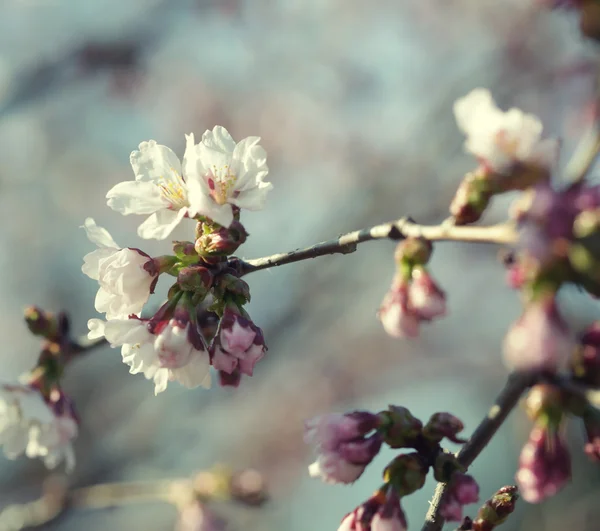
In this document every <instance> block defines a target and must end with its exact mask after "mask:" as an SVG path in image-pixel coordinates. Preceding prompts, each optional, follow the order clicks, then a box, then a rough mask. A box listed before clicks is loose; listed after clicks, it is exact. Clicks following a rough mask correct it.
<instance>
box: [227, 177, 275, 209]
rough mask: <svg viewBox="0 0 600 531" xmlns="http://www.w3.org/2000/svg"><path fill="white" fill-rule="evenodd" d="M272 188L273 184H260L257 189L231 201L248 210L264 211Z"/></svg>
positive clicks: (242, 193) (250, 190)
mask: <svg viewBox="0 0 600 531" xmlns="http://www.w3.org/2000/svg"><path fill="white" fill-rule="evenodd" d="M271 188H273V185H272V184H271V183H265V182H260V183H258V185H257V186H256V187H254V188H251V189H249V190H245V191H242V192H240V195H239V196H238V197H236V198H232V199H231V202H232V203H233V204H234V205H236V206H238V207H240V208H245V209H246V210H262V209H263V208H264V207H265V203H266V200H267V193H268V192H269V191H270V190H271Z"/></svg>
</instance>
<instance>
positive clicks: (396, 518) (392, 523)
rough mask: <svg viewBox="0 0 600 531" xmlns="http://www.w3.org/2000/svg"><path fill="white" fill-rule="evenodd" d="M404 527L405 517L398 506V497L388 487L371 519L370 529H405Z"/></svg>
mask: <svg viewBox="0 0 600 531" xmlns="http://www.w3.org/2000/svg"><path fill="white" fill-rule="evenodd" d="M406 529H407V524H406V517H405V516H404V512H403V511H402V507H401V506H400V498H399V497H398V496H397V495H396V494H395V493H394V492H393V491H392V490H391V489H390V490H389V491H388V494H387V497H386V500H385V502H384V504H383V505H382V506H381V507H380V508H379V510H378V511H377V513H375V516H373V520H371V531H406Z"/></svg>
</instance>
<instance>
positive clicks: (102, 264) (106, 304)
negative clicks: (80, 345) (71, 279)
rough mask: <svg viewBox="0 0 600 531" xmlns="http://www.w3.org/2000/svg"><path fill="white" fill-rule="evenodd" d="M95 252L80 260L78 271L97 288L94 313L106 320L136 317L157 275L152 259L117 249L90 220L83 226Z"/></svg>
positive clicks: (131, 251) (134, 252)
mask: <svg viewBox="0 0 600 531" xmlns="http://www.w3.org/2000/svg"><path fill="white" fill-rule="evenodd" d="M83 228H84V229H85V231H86V233H87V236H88V238H89V239H90V241H91V242H92V243H95V244H96V245H97V246H98V249H97V250H95V251H92V252H91V253H88V254H87V255H85V256H84V258H83V261H84V264H83V266H82V268H81V270H82V271H83V272H84V273H85V274H86V275H87V276H88V277H90V278H92V279H94V280H97V281H98V283H99V284H100V288H99V289H98V293H97V294H96V301H95V306H96V310H97V311H98V312H101V313H105V314H106V317H107V319H116V318H119V317H127V316H128V315H131V314H136V315H137V314H139V313H140V312H141V311H142V308H143V306H144V304H146V302H147V301H148V298H149V297H150V293H151V292H152V291H153V284H154V283H155V282H156V278H157V272H156V271H155V268H154V267H153V261H152V258H150V257H149V256H148V255H146V254H144V253H142V252H141V251H139V250H136V249H129V248H125V249H121V248H120V247H119V246H118V245H117V244H116V243H115V241H114V240H113V238H112V237H111V235H110V234H109V233H108V231H107V230H106V229H103V228H102V227H98V226H97V225H96V222H95V221H94V220H93V219H92V218H87V219H86V220H85V224H84V225H83Z"/></svg>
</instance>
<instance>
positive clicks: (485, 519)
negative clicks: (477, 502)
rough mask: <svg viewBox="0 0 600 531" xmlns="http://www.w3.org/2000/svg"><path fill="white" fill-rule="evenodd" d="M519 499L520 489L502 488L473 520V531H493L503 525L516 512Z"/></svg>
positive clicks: (512, 487) (514, 487)
mask: <svg viewBox="0 0 600 531" xmlns="http://www.w3.org/2000/svg"><path fill="white" fill-rule="evenodd" d="M518 499H519V489H518V488H517V487H516V486H507V487H502V488H501V489H500V490H499V491H498V492H496V494H494V495H493V496H492V497H491V498H490V499H489V500H487V501H486V502H485V504H483V506H482V507H481V509H479V512H478V513H477V516H476V517H475V520H473V524H472V529H473V531H492V529H494V528H496V527H498V526H499V525H500V524H503V523H504V522H505V521H506V519H507V518H508V516H509V515H510V514H511V513H512V512H513V511H514V510H515V507H516V505H517V500H518Z"/></svg>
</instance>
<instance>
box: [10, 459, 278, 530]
mask: <svg viewBox="0 0 600 531" xmlns="http://www.w3.org/2000/svg"><path fill="white" fill-rule="evenodd" d="M266 496H267V495H266V486H265V482H264V478H263V476H262V475H261V474H260V473H259V472H257V471H256V470H252V469H247V470H243V471H241V472H239V473H237V474H231V472H229V471H228V470H227V469H226V468H223V467H215V468H214V469H212V470H207V471H203V472H200V473H199V474H197V475H196V476H195V477H194V478H192V479H190V478H176V479H165V480H157V481H132V482H124V483H105V484H100V485H92V486H90V487H81V488H78V489H72V490H69V489H68V487H67V483H66V479H65V478H62V477H57V476H54V477H50V478H49V479H48V480H47V481H46V482H45V483H44V486H43V494H42V496H41V497H40V498H39V499H37V500H35V501H33V502H29V503H24V504H17V505H10V506H8V507H6V508H4V509H3V510H2V512H0V530H1V531H20V530H22V529H27V528H32V527H39V526H42V525H44V524H47V523H48V522H50V521H52V520H54V519H55V518H57V517H58V516H60V515H61V514H62V513H63V512H64V511H65V510H66V509H69V508H85V509H102V508H106V507H117V506H123V505H130V504H134V503H148V502H156V501H158V502H164V503H169V504H171V505H174V506H175V507H177V508H179V509H182V508H184V507H185V506H186V505H187V504H189V503H192V502H193V501H194V500H196V499H201V500H203V501H210V500H216V499H230V500H234V501H237V502H241V503H243V504H246V505H259V504H261V503H262V502H264V501H265V500H266Z"/></svg>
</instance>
